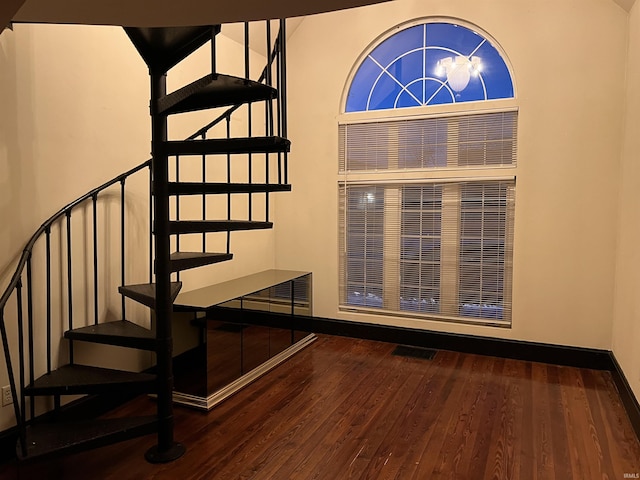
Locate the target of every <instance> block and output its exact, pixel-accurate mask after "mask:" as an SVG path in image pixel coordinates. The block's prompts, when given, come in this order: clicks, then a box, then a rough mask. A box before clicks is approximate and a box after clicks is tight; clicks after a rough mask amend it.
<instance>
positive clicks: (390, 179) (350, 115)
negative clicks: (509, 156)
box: [337, 17, 521, 328]
mask: <svg viewBox="0 0 640 480" xmlns="http://www.w3.org/2000/svg"><path fill="white" fill-rule="evenodd" d="M432 22H433V23H436V22H449V23H453V24H457V25H462V26H465V27H466V28H469V29H471V30H473V31H475V32H477V33H478V34H480V35H482V36H483V37H484V38H486V39H487V40H488V41H489V42H490V43H491V44H492V45H493V46H494V47H495V48H496V49H497V50H498V53H499V54H500V55H501V56H502V59H503V60H504V62H505V64H506V66H507V69H508V70H509V74H510V75H511V81H512V84H513V94H514V95H513V97H512V98H500V99H489V100H479V101H468V102H459V103H447V104H437V105H427V106H415V107H398V108H394V109H380V110H367V111H358V112H346V111H345V109H346V102H347V96H348V93H349V89H350V87H351V83H352V82H353V79H354V77H355V74H356V73H357V71H358V68H359V67H360V64H361V63H362V61H363V60H364V59H365V58H366V57H367V55H369V53H370V52H371V51H372V50H374V49H375V48H376V47H377V46H378V45H380V44H381V43H382V42H384V41H385V40H386V39H387V38H389V37H390V36H392V35H394V34H395V33H397V32H398V31H400V30H401V29H405V28H410V27H412V26H415V25H418V24H423V23H432ZM340 112H341V113H340V114H339V115H338V116H337V123H338V129H340V128H341V127H342V126H343V125H350V124H367V123H378V122H387V121H394V120H397V121H402V120H416V119H429V118H447V117H459V116H461V115H476V114H485V113H502V112H515V114H516V116H519V105H518V100H517V89H516V81H515V77H514V74H513V69H512V67H511V64H510V62H509V59H508V57H507V56H506V54H505V53H504V50H503V49H502V48H501V46H500V45H499V43H498V42H497V41H496V40H495V39H494V38H492V37H491V36H490V35H488V34H487V33H486V32H484V31H483V30H482V29H480V28H478V27H477V26H475V25H473V24H470V23H468V22H465V21H462V20H460V19H456V18H449V17H430V18H419V19H415V20H412V21H410V22H405V23H403V24H401V25H399V26H397V27H395V28H393V29H391V30H389V31H387V32H385V33H383V34H382V35H380V36H379V37H378V38H376V39H375V40H374V41H373V42H372V43H371V44H370V45H369V47H368V48H367V49H366V50H365V51H363V53H362V55H361V56H360V57H359V58H358V60H357V61H356V62H355V63H354V65H353V67H352V69H351V72H350V74H349V76H348V78H347V81H346V84H345V88H344V89H343V97H342V99H341V109H340ZM519 136H520V132H519V129H516V131H515V133H514V139H515V141H516V144H517V143H518V140H519ZM339 143H340V144H339V148H340V150H342V149H343V148H345V146H344V145H343V144H342V142H341V141H340V140H339ZM389 153H390V154H391V155H390V156H391V157H393V154H392V152H389ZM516 158H518V160H521V159H520V158H519V157H518V156H516ZM396 161H397V160H396ZM390 162H392V160H391V159H390ZM390 167H393V164H391V165H390ZM517 169H518V162H516V163H515V165H480V166H462V167H461V166H459V165H451V164H448V165H447V166H438V167H421V168H396V169H394V168H386V169H384V170H382V169H380V170H375V169H372V170H360V171H349V170H347V168H346V167H345V168H342V166H340V165H339V166H338V172H337V183H338V197H339V198H338V205H339V209H340V212H339V215H338V217H339V218H338V221H339V226H338V232H339V235H341V238H340V241H339V245H340V246H341V247H343V246H344V245H345V242H346V237H345V235H346V231H345V230H346V228H345V227H346V225H345V222H344V221H343V220H344V215H345V213H344V212H343V211H342V209H343V208H345V206H346V205H345V203H344V202H345V201H346V200H345V197H346V195H343V194H342V193H341V192H342V191H343V189H344V188H346V187H347V186H351V187H355V186H358V185H362V186H375V185H376V184H379V185H388V184H393V183H395V184H398V185H403V184H404V185H409V184H412V183H416V184H430V183H439V184H451V185H454V183H455V182H473V181H483V180H484V181H513V182H514V187H513V188H514V189H515V179H516V177H517ZM398 190H399V191H400V190H401V187H398ZM451 192H452V191H449V193H448V194H449V195H450V194H452V193H451ZM386 195H393V193H392V192H391V191H390V192H387V191H385V196H386ZM400 195H401V194H400ZM514 201H515V193H514ZM386 210H387V209H385V212H384V216H385V218H387V217H389V216H390V215H391V216H393V215H396V216H400V215H402V213H401V211H400V210H398V212H396V213H393V212H388V211H386ZM443 215H445V214H444V213H443ZM454 215H460V212H457V213H455V214H454ZM507 221H511V222H514V223H515V207H514V211H513V214H512V217H511V218H509V219H507ZM397 222H398V218H395V219H394V223H396V224H398V225H399V223H397ZM442 223H443V224H444V219H443V220H442ZM384 228H385V229H386V228H387V227H386V226H385V227H384ZM513 232H514V225H513V224H512V225H509V226H507V227H506V230H505V242H508V243H509V245H508V246H507V245H505V250H507V249H510V251H509V252H508V253H509V255H510V256H509V257H505V268H504V270H505V275H504V279H503V294H504V300H503V303H504V304H507V302H508V304H509V305H510V312H509V318H508V320H498V319H488V318H484V319H483V318H476V317H463V316H461V315H460V314H459V312H457V313H456V312H442V313H438V314H431V313H421V312H418V311H410V310H401V309H400V308H399V307H400V305H395V304H394V302H395V303H398V304H399V303H400V290H401V288H402V287H401V279H400V270H401V268H402V267H401V263H402V262H401V258H400V257H401V256H400V252H401V248H402V246H401V240H400V237H401V234H398V239H397V240H398V241H397V242H396V243H397V245H396V247H393V246H388V245H386V244H385V247H386V248H385V254H388V253H389V252H394V251H395V250H397V261H391V262H387V263H388V264H389V265H391V266H389V265H388V264H387V263H383V273H382V276H383V286H384V288H383V296H384V302H383V308H377V307H366V306H358V305H348V304H347V299H346V298H345V296H346V278H345V279H343V278H340V281H339V283H338V290H339V292H338V298H339V301H338V310H339V311H341V312H351V313H364V314H375V315H383V316H389V317H403V318H411V319H423V320H436V321H447V322H453V323H463V324H476V325H477V324H480V325H484V326H494V327H503V328H511V326H512V323H513V317H512V311H513V303H512V295H513V240H514V238H513V236H514V235H513ZM509 234H510V235H511V238H507V235H509ZM384 241H385V242H388V241H389V240H387V239H385V240H384ZM460 241H461V237H460V234H459V235H458V236H457V238H456V240H455V243H456V244H457V246H456V245H449V246H447V247H445V248H448V247H451V248H454V249H458V250H459V249H460V245H459V244H460ZM392 243H393V242H392ZM441 248H443V246H442V245H441ZM441 255H443V254H441ZM339 256H340V259H339V269H338V270H339V273H338V274H339V276H342V275H343V273H344V268H346V267H345V265H346V260H344V262H345V265H343V259H342V256H343V252H342V251H340V252H339ZM455 256H456V258H457V261H458V262H460V261H461V259H460V252H458V253H457V254H456V255H455ZM506 258H508V260H509V263H508V265H507V260H506ZM507 267H508V268H507ZM458 270H459V269H458ZM459 275H460V273H459V271H458V273H457V274H456V275H455V277H456V278H453V279H452V278H446V277H445V278H442V276H441V277H440V290H441V292H442V290H443V288H442V285H443V284H444V283H446V284H450V285H449V286H451V285H453V284H455V285H456V286H455V287H454V288H449V290H448V293H447V295H449V297H451V296H452V295H453V296H455V297H456V298H457V299H458V300H457V301H459V298H458V297H459V295H458V293H459V292H458V286H459V283H460V282H459ZM393 278H397V280H393ZM343 282H344V285H343ZM342 290H345V291H342ZM387 297H389V299H390V298H391V297H393V298H394V299H395V300H392V301H388V300H389V299H388V298H387ZM440 300H441V302H442V299H440ZM389 304H390V305H392V306H393V307H394V309H393V310H391V309H387V308H384V307H385V306H386V305H389ZM441 305H442V303H441ZM396 307H397V308H396Z"/></svg>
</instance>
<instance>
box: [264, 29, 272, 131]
mask: <svg viewBox="0 0 640 480" xmlns="http://www.w3.org/2000/svg"><path fill="white" fill-rule="evenodd" d="M272 58H273V57H272V55H271V20H267V67H266V69H265V82H266V84H267V85H269V86H270V87H271V86H273V75H272V68H273V60H272ZM266 120H267V121H266V126H267V136H271V135H273V101H272V100H268V101H267V119H266Z"/></svg>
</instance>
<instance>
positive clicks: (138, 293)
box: [118, 282, 182, 308]
mask: <svg viewBox="0 0 640 480" xmlns="http://www.w3.org/2000/svg"><path fill="white" fill-rule="evenodd" d="M181 288H182V282H171V302H173V301H174V300H175V299H176V297H177V296H178V293H180V289H181ZM118 291H119V292H120V293H121V294H122V295H124V296H125V297H128V298H130V299H132V300H135V301H136V302H139V303H141V304H143V305H146V306H147V307H150V308H155V306H156V284H155V283H139V284H136V285H123V286H121V287H118Z"/></svg>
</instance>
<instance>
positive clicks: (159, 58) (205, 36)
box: [124, 25, 220, 72]
mask: <svg viewBox="0 0 640 480" xmlns="http://www.w3.org/2000/svg"><path fill="white" fill-rule="evenodd" d="M124 30H125V32H126V33H127V35H128V36H129V38H130V39H131V42H132V43H133V45H134V46H135V47H136V49H137V50H138V53H140V56H141V57H142V58H143V60H144V61H145V63H146V64H147V65H148V66H150V67H152V68H153V69H155V70H158V71H162V72H166V71H168V70H169V69H170V68H171V67H173V66H174V65H176V64H178V63H179V62H181V61H182V60H183V59H184V58H186V57H187V56H188V55H190V54H191V53H193V52H195V51H196V50H197V49H198V48H200V47H201V46H202V45H204V44H205V43H206V42H207V41H209V40H211V38H212V36H213V35H217V34H218V33H219V32H220V25H206V26H195V27H145V28H141V27H125V28H124Z"/></svg>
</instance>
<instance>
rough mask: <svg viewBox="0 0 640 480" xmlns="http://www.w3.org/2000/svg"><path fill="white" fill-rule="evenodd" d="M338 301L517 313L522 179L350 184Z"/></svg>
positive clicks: (452, 314) (343, 209)
mask: <svg viewBox="0 0 640 480" xmlns="http://www.w3.org/2000/svg"><path fill="white" fill-rule="evenodd" d="M340 198H341V203H340V227H341V228H340V252H341V258H340V305H341V306H342V307H344V308H347V309H361V308H364V309H367V310H370V309H376V310H380V311H385V312H394V313H400V314H402V313H404V314H408V315H411V316H414V315H426V316H437V317H447V318H460V319H469V318H477V319H484V320H492V321H505V322H509V321H510V320H511V294H510V292H511V269H512V252H513V214H514V204H515V181H513V180H510V181H495V180H490V181H478V182H446V183H428V184H411V185H401V184H394V183H389V184H383V185H381V184H375V185H370V186H366V185H364V186H363V185H358V186H349V185H348V184H347V185H343V186H342V187H341V188H340Z"/></svg>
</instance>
